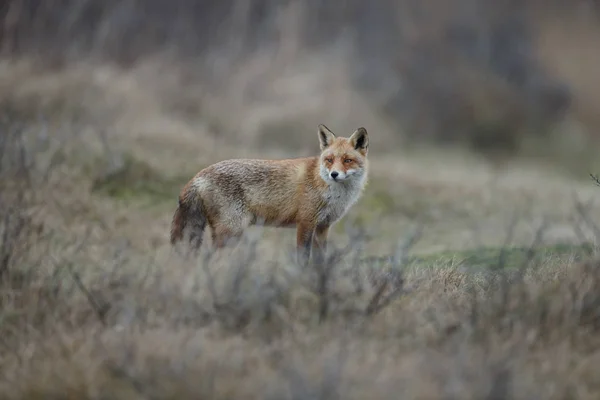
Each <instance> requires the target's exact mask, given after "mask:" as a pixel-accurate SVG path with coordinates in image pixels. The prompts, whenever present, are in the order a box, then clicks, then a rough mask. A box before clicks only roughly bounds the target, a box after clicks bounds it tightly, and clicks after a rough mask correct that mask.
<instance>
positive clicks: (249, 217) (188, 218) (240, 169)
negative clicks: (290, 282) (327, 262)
mask: <svg viewBox="0 0 600 400" xmlns="http://www.w3.org/2000/svg"><path fill="white" fill-rule="evenodd" d="M318 136H319V141H320V147H321V154H320V156H315V157H306V158H295V159H284V160H256V159H232V160H224V161H220V162H217V163H216V164H213V165H210V166H208V167H207V168H205V169H203V170H201V171H200V172H199V173H198V174H196V176H194V177H193V178H192V179H191V180H190V181H189V182H188V183H187V184H186V185H185V187H184V188H183V190H182V191H181V193H180V194H179V205H178V207H177V209H176V211H175V215H174V216H173V221H172V224H171V244H172V245H174V244H175V243H176V242H178V241H180V240H183V236H184V230H185V228H186V227H189V230H190V235H189V243H190V245H191V247H192V248H193V249H194V250H197V249H198V248H199V247H200V246H201V244H202V236H203V233H204V229H205V228H206V225H207V224H208V225H209V226H210V228H211V233H212V240H213V246H214V248H215V249H218V248H221V247H223V246H224V245H225V244H226V243H227V241H228V240H229V239H237V238H239V236H241V234H242V232H243V230H244V229H245V228H246V227H248V226H250V225H257V224H263V225H264V226H275V227H296V230H297V233H296V246H297V257H298V261H299V262H300V263H301V264H302V265H305V264H306V263H307V262H308V260H309V258H310V254H311V249H312V251H313V258H315V259H316V258H317V257H318V260H316V261H317V262H322V261H323V257H324V255H325V252H326V249H327V236H328V232H329V228H330V227H331V226H332V225H333V224H334V223H335V222H337V221H338V220H339V219H340V218H342V217H343V216H344V215H345V214H346V212H347V211H348V210H349V209H350V207H351V206H352V205H353V204H354V203H355V202H356V201H357V200H358V199H359V197H360V196H361V194H362V192H363V189H364V187H365V185H366V183H367V169H368V162H367V152H368V149H369V137H368V134H367V130H366V129H365V128H363V127H361V128H358V129H357V130H356V131H355V132H354V133H353V134H352V135H351V136H350V137H349V138H345V137H336V135H335V134H334V133H333V132H332V131H331V130H329V128H327V127H326V126H325V125H323V124H320V125H319V127H318Z"/></svg>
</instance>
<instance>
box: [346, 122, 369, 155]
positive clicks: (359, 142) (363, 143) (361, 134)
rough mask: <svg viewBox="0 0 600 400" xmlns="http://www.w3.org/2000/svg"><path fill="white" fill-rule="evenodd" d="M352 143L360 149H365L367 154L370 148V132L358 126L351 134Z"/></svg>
mask: <svg viewBox="0 0 600 400" xmlns="http://www.w3.org/2000/svg"><path fill="white" fill-rule="evenodd" d="M350 144H351V145H352V147H354V148H355V149H356V150H358V151H363V152H364V153H365V154H366V153H367V151H368V150H369V134H368V133H367V130H366V129H365V128H363V127H360V128H358V129H357V130H356V131H354V133H353V134H352V136H350Z"/></svg>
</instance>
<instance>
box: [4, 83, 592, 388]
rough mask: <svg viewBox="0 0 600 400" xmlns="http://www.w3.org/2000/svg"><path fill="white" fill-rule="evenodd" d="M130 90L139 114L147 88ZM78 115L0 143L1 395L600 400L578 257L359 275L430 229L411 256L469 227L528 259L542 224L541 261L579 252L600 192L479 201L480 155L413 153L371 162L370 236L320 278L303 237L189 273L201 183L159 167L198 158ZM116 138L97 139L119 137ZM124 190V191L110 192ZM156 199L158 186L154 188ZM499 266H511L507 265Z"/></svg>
mask: <svg viewBox="0 0 600 400" xmlns="http://www.w3.org/2000/svg"><path fill="white" fill-rule="evenodd" d="M129 77H130V78H131V75H129ZM38 79H40V80H42V81H43V80H44V79H46V78H44V76H43V75H42V76H41V77H38ZM69 79H72V78H70V77H69V78H67V80H69ZM122 79H127V77H123V78H122ZM84 81H85V79H82V82H84ZM47 82H48V86H43V85H41V84H40V86H39V88H43V90H42V89H40V91H39V92H35V91H33V92H32V93H33V94H29V96H33V98H35V96H39V97H40V98H41V99H49V100H52V99H57V98H60V97H61V96H59V95H57V93H59V94H61V92H60V90H59V89H58V87H59V86H60V85H59V84H58V83H56V81H53V80H52V79H48V80H47ZM115 82H122V81H120V80H118V79H117V80H116V81H115ZM30 85H32V86H30V87H35V86H34V85H35V83H32V82H30ZM53 85H54V86H53ZM117 86H119V85H117ZM132 87H135V85H132ZM26 89H27V87H25V89H23V88H22V87H21V90H24V91H26ZM110 89H111V87H109V88H108V90H109V91H110ZM53 90H59V91H58V92H53ZM5 93H8V92H7V91H5ZM10 93H12V95H11V97H10V98H8V99H7V98H5V101H9V100H10V104H13V105H14V104H17V105H19V104H20V107H16V108H17V109H19V110H21V109H23V107H22V105H23V103H19V101H26V99H31V98H32V97H29V98H28V97H26V96H25V97H23V98H20V97H19V96H18V94H19V93H21V92H19V91H18V90H17V89H13V91H12V92H10ZM15 93H17V94H15ZM40 93H42V94H43V95H41V94H40ZM65 93H67V95H66V96H67V97H68V96H72V95H73V94H72V93H71V92H68V91H67V92H65ZM104 93H107V92H104ZM128 93H131V95H132V96H133V97H132V99H137V98H138V97H136V96H135V93H136V91H135V89H131V92H128ZM63 95H64V94H63ZM98 97H100V98H101V96H98ZM142 97H143V96H142ZM124 98H125V99H127V96H125V97H124ZM88 104H91V105H92V106H90V107H89V108H86V107H84V108H83V109H81V112H82V113H83V115H84V117H82V119H81V120H80V121H81V122H78V120H76V119H74V117H72V116H69V117H65V116H64V115H63V116H61V117H60V118H59V119H62V120H63V121H64V120H68V121H71V122H70V124H69V125H68V126H67V128H65V129H62V130H58V129H57V128H55V127H54V126H55V125H53V123H54V122H53V121H46V122H44V121H43V120H40V121H41V122H36V121H37V120H32V119H31V118H30V119H26V117H25V116H22V115H21V114H15V113H13V114H11V115H10V117H13V118H14V117H15V115H21V116H22V118H23V120H26V121H28V122H27V124H26V125H24V128H23V129H20V130H19V129H17V128H16V127H18V125H17V124H15V123H14V120H9V123H7V124H5V125H4V126H3V130H4V132H6V133H7V134H6V135H3V138H4V139H3V141H2V142H1V143H2V150H3V152H2V155H3V156H2V164H1V165H2V169H1V170H0V173H1V178H2V180H1V182H2V185H3V186H2V189H3V190H2V191H1V192H0V193H1V199H0V200H1V201H2V204H3V207H2V209H1V210H2V211H1V212H0V217H1V218H2V219H1V221H2V222H1V227H2V233H3V236H2V241H1V242H0V243H1V247H0V250H1V254H2V256H3V257H2V261H3V264H2V267H1V269H0V271H1V272H2V273H1V274H0V280H1V282H0V285H1V286H0V338H1V339H0V372H1V373H0V376H1V378H0V393H1V397H2V398H6V399H37V398H40V399H41V398H44V399H52V398H56V399H62V398H78V399H87V398H89V399H104V398H111V399H143V398H153V399H175V398H176V399H187V398H190V399H192V398H194V399H196V398H206V399H219V398H222V399H225V398H277V399H280V398H290V399H304V398H322V399H333V398H360V399H362V398H398V397H402V398H412V399H421V398H428V399H429V398H444V399H445V398H461V399H462V398H494V399H495V398H506V399H521V398H522V399H531V398H544V399H566V398H582V399H585V398H590V399H591V398H595V397H596V396H597V394H598V390H599V386H598V383H597V374H596V373H595V365H596V362H597V361H598V357H599V352H598V349H599V347H598V343H597V341H598V339H597V337H598V332H597V330H596V329H598V326H599V325H598V316H597V308H598V307H599V305H600V299H599V297H598V293H599V289H600V269H599V268H600V265H597V263H596V262H594V261H593V260H589V261H585V260H581V258H580V256H581V253H580V252H579V250H577V248H573V250H570V251H567V252H566V253H565V252H563V253H561V254H557V255H553V256H544V257H542V258H537V259H535V260H534V261H535V262H533V263H532V266H531V267H530V268H527V269H524V270H519V269H515V268H514V267H515V266H517V267H518V266H519V265H521V264H522V261H523V260H525V261H526V260H527V259H529V258H530V257H529V256H525V257H524V258H519V260H520V261H518V262H517V261H507V264H509V265H507V268H506V269H505V268H502V266H500V269H494V268H493V267H495V266H496V260H497V259H498V258H497V256H496V255H493V256H491V257H490V256H487V258H486V257H483V259H482V260H479V261H477V260H475V259H474V258H473V257H470V256H466V255H465V254H464V253H463V254H462V255H461V254H455V255H451V256H450V257H448V256H447V255H446V256H442V255H435V254H434V255H429V256H425V258H418V259H411V258H407V257H406V255H407V254H406V252H405V251H399V252H396V255H395V258H392V259H391V261H390V260H386V257H379V259H368V258H366V257H365V256H366V255H367V254H369V253H371V254H376V255H382V254H386V253H384V251H387V252H390V251H391V250H390V248H391V247H392V245H394V244H396V245H397V244H398V243H399V242H400V244H402V242H404V241H405V240H407V239H410V237H409V236H410V232H411V230H410V229H409V228H411V227H412V226H414V225H415V224H418V223H419V222H422V223H424V226H423V230H422V231H421V232H420V240H419V241H417V243H416V244H414V243H408V244H407V246H406V247H405V248H403V247H401V248H400V250H403V249H404V250H407V249H408V250H410V251H411V252H412V251H413V250H414V251H416V253H417V254H418V253H423V254H424V253H431V252H434V251H436V250H440V247H439V246H440V245H441V244H443V245H444V247H443V248H444V249H447V248H455V249H459V248H469V247H472V246H473V242H472V240H471V238H472V236H468V233H469V232H472V231H471V229H472V226H471V225H469V223H470V222H473V221H478V223H479V224H480V225H481V226H480V232H481V231H483V232H491V231H493V232H492V233H489V235H488V236H487V238H486V234H480V235H479V236H480V237H481V238H482V239H484V242H486V243H487V244H495V245H496V246H502V244H503V243H504V242H506V243H507V244H531V243H532V240H533V238H534V237H535V236H536V234H537V233H538V232H537V226H538V225H539V223H540V222H541V221H542V219H543V218H544V217H547V220H548V221H549V223H550V224H551V226H550V227H549V228H548V229H546V230H545V231H543V233H544V234H545V235H546V237H547V238H548V242H549V243H553V242H565V241H566V242H577V241H578V240H589V238H590V237H593V236H594V235H593V234H594V233H595V232H594V229H597V228H596V226H595V224H594V222H593V220H594V218H593V214H592V213H591V212H592V211H591V210H595V209H596V206H594V205H593V204H592V205H590V206H589V207H588V211H586V210H581V213H579V214H578V213H577V211H576V210H575V209H574V208H573V205H574V203H573V201H572V200H573V199H572V197H570V196H571V193H570V192H567V188H571V189H574V190H575V191H576V192H577V193H578V195H579V196H581V197H585V196H587V194H593V193H594V192H595V190H597V189H595V188H594V187H593V185H592V184H591V182H589V183H585V184H583V183H578V182H571V183H568V182H569V181H568V180H567V179H565V178H562V177H560V176H558V175H556V174H554V178H553V179H551V177H550V175H552V174H551V173H549V172H547V171H546V172H544V171H543V169H542V170H540V169H539V168H537V167H536V168H534V167H532V166H529V167H527V166H526V165H522V166H515V170H514V171H512V172H511V170H507V172H505V174H504V175H501V176H500V178H499V180H498V181H497V183H496V188H495V189H489V188H488V181H489V179H490V178H491V177H492V176H493V175H491V174H490V173H489V172H487V170H485V169H479V170H477V169H476V168H474V167H473V166H474V165H478V166H479V167H480V168H482V167H483V166H484V164H481V163H480V162H479V161H477V160H475V159H474V160H472V161H469V160H468V159H465V158H464V157H462V158H456V159H453V158H452V156H451V155H448V154H446V155H445V156H444V158H443V166H444V167H443V168H442V166H439V165H436V163H435V162H434V161H433V160H432V159H431V158H428V157H426V156H424V155H422V154H420V155H418V156H416V155H413V156H412V157H409V156H407V157H404V158H403V159H402V160H397V159H394V158H392V157H390V156H383V155H382V157H381V159H379V158H378V157H374V158H375V160H374V162H373V177H374V179H373V181H372V183H371V186H370V189H369V191H370V193H371V194H370V195H367V197H366V198H365V199H364V201H363V202H361V203H360V204H359V205H357V207H356V209H355V210H354V211H353V215H354V216H358V217H360V218H362V219H363V222H362V223H360V224H358V225H356V226H355V228H357V227H360V226H363V227H366V228H369V229H368V232H367V233H368V235H370V236H371V237H370V238H368V237H365V236H364V235H363V233H361V232H362V231H361V229H354V230H353V229H349V230H347V231H338V232H337V233H336V234H335V235H334V240H335V242H334V243H335V244H336V245H337V246H338V247H340V246H343V245H344V243H345V241H347V239H351V240H350V246H349V249H346V250H344V249H341V250H340V251H339V252H334V253H333V255H332V256H333V259H332V261H331V262H330V263H329V264H328V265H329V266H330V268H329V269H328V270H327V271H325V272H323V271H319V270H307V271H300V270H298V269H297V268H296V267H295V265H294V264H293V263H291V262H290V261H289V258H288V255H289V254H290V253H289V252H288V246H289V245H291V244H292V243H293V240H290V241H288V240H287V238H288V237H287V236H286V235H283V236H282V237H278V238H275V237H274V236H275V235H272V236H270V235H269V232H267V233H266V234H265V236H264V237H262V238H259V239H260V241H259V242H257V241H256V240H257V238H256V237H253V236H252V235H249V236H248V239H247V242H245V243H243V244H242V245H241V246H240V247H239V248H237V249H233V250H232V251H231V252H228V253H222V254H217V255H211V254H209V252H205V253H204V254H203V256H202V257H200V258H199V259H197V260H191V259H185V258H182V257H181V256H179V255H178V254H177V253H176V252H173V250H172V249H171V248H170V247H169V246H168V245H167V244H166V238H167V235H166V233H167V232H168V222H169V220H170V216H171V212H172V208H173V204H174V203H173V201H174V200H173V199H175V198H176V193H177V192H176V190H177V189H178V187H179V185H181V184H183V183H184V178H187V177H188V176H187V175H186V174H187V171H188V170H189V171H190V173H191V167H188V169H186V167H185V165H186V164H185V163H186V161H185V160H172V162H170V163H168V162H167V159H168V158H169V156H167V155H165V154H161V153H160V152H158V150H157V149H159V148H161V149H164V150H165V152H166V150H172V151H174V152H175V153H178V152H179V153H178V154H180V155H181V156H180V157H179V158H180V159H183V158H184V157H183V155H187V154H188V153H186V151H187V152H189V153H193V152H194V151H195V150H194V147H193V146H194V141H191V140H190V139H186V136H185V134H180V135H179V136H177V135H176V134H175V131H173V132H171V136H170V138H171V139H170V140H163V141H162V142H159V143H156V142H155V141H152V140H149V138H150V137H152V135H154V137H155V138H159V137H160V136H159V135H157V134H156V133H154V134H149V135H148V136H146V137H145V138H144V139H143V140H142V139H141V136H138V137H136V135H135V134H131V135H130V136H126V135H125V134H121V136H119V135H115V136H110V134H100V133H97V131H101V130H102V128H104V127H105V126H103V124H102V123H98V122H94V123H93V124H90V123H89V121H98V119H94V118H93V117H98V116H101V115H109V111H110V110H108V111H107V109H103V108H101V107H97V104H98V103H95V102H94V100H89V103H88ZM131 104H132V106H136V107H137V106H139V107H141V108H140V109H137V111H136V112H133V111H132V109H131V108H126V112H124V113H122V114H119V113H117V114H116V115H117V116H124V117H122V118H131V120H130V121H134V122H136V118H135V116H136V115H137V116H145V115H149V114H146V112H147V110H148V109H146V108H144V107H146V105H147V104H148V103H144V102H141V103H140V102H137V101H132V102H131ZM140 104H141V105H140ZM42 109H43V108H42ZM65 110H67V111H68V110H69V109H68V108H65ZM155 110H159V111H160V110H162V112H163V113H164V114H160V113H154V118H165V120H167V116H170V114H169V113H168V111H164V109H162V108H160V107H158V108H156V109H155ZM94 113H96V114H94ZM105 113H106V114H105ZM136 113H137V114H136ZM150 114H152V113H150ZM67 118H68V119H67ZM112 121H113V124H111V123H108V122H107V123H106V126H113V127H114V126H119V124H120V123H121V122H120V121H122V120H120V119H116V120H112ZM115 121H116V122H115ZM180 121H181V123H185V122H186V120H185V119H181V120H180ZM84 122H86V123H88V124H90V125H89V126H88V128H87V129H88V130H86V128H85V126H86V125H85V123H84ZM137 122H143V118H138V121H137ZM48 127H50V128H48ZM44 128H48V129H50V133H49V134H48V132H46V131H45V130H44ZM122 129H123V131H122V132H127V131H126V130H125V128H122ZM8 133H10V134H8ZM375 136H376V135H374V137H375ZM107 137H109V138H111V140H110V141H108V143H109V151H108V153H105V152H104V151H105V150H102V149H103V148H102V142H103V138H104V139H106V138H107ZM311 137H312V135H308V138H307V139H306V140H307V142H310V140H311ZM196 138H200V142H201V144H203V143H206V142H205V141H204V139H205V138H204V136H201V135H200V136H196ZM113 139H115V140H113ZM313 139H314V138H313ZM171 142H172V143H173V144H172V146H173V147H172V148H170V149H166V148H165V143H171ZM178 142H180V143H183V144H186V145H187V146H182V147H178ZM161 146H162V147H161ZM186 147H187V150H186ZM228 151H232V150H225V151H223V152H222V153H220V156H221V157H224V156H225V155H226V154H227V152H228ZM152 152H156V154H157V157H156V158H155V159H154V160H149V161H148V164H147V165H144V164H141V162H140V158H139V157H142V156H143V155H144V154H152ZM131 154H133V156H132V155H131ZM286 154H290V153H286ZM417 154H418V153H417ZM127 157H129V158H127ZM205 157H207V158H206V160H210V159H211V157H212V158H214V157H216V155H211V156H209V155H205ZM142 159H143V158H142ZM191 159H192V160H194V158H193V157H192V158H191ZM436 159H437V161H438V162H440V161H442V160H441V159H440V157H439V154H437V155H436ZM119 160H125V161H119ZM127 160H129V161H127ZM187 162H189V161H187ZM90 166H93V168H91V167H90ZM390 166H394V167H395V168H394V171H397V172H393V173H392V172H391V171H392V170H391V169H390ZM159 167H160V168H159ZM194 167H196V166H194ZM180 169H182V170H183V171H186V172H185V173H184V172H182V171H180ZM115 171H116V172H115ZM386 172H387V173H386ZM115 174H117V175H118V176H119V179H118V180H116V181H114V180H111V179H112V178H111V177H114V176H115ZM466 176H469V179H465V177H466ZM169 177H171V178H169ZM384 177H385V178H384ZM169 179H173V183H170V182H171V181H169ZM94 180H96V181H98V180H101V181H102V180H104V181H107V182H112V184H113V185H121V186H117V187H122V185H130V184H134V183H135V184H140V186H139V188H140V189H139V192H136V193H137V194H138V195H137V196H135V195H134V194H135V193H133V194H131V193H130V194H131V196H128V197H123V195H122V192H119V191H116V192H109V193H112V196H106V195H105V194H103V193H102V192H100V193H98V192H95V191H94V190H93V188H94V185H93V182H94ZM146 181H148V182H152V181H154V182H155V184H154V185H155V186H152V188H153V190H150V189H147V187H146V186H144V185H142V184H141V183H142V182H146ZM115 182H117V183H115ZM161 185H163V186H161ZM586 186H587V188H586ZM143 190H147V192H144V193H145V194H144V196H142V195H141V193H142V192H143ZM160 190H163V191H164V192H166V193H170V194H171V196H165V197H164V198H163V197H162V194H157V191H159V193H160ZM134 192H135V191H134ZM565 192H566V193H565ZM373 193H376V194H375V195H374V194H373ZM408 193H412V194H410V195H409V194H408ZM495 196H500V197H499V198H498V199H497V200H494V198H495ZM465 202H470V203H469V204H470V205H469V204H467V205H465ZM419 204H420V205H419ZM528 204H530V205H531V206H530V208H528V207H527V205H528ZM513 206H514V207H520V208H521V209H522V211H523V213H522V218H521V219H520V220H519V224H517V225H514V224H513V225H511V223H510V218H509V217H512V216H514V214H512V210H513ZM378 207H379V208H378ZM406 207H412V208H411V210H412V211H411V213H408V214H406ZM398 210H401V211H398ZM423 215H425V216H424V217H423ZM486 215H487V216H486ZM380 216H387V218H388V219H390V217H394V218H396V222H395V224H392V223H388V224H381V225H380V226H378V228H379V229H380V231H381V232H382V233H378V231H377V230H373V229H371V225H372V224H373V223H376V221H377V218H378V217H380ZM576 216H577V217H578V219H577V220H576V221H574V220H573V218H575V217H576ZM360 218H359V219H360ZM349 220H352V217H350V218H349ZM586 221H587V222H589V224H588V225H586V223H585V222H586ZM357 222H358V221H357ZM567 228H570V229H571V231H570V232H566V231H567V230H568V229H567ZM553 229H554V230H553ZM386 230H387V231H386ZM507 232H511V233H512V234H511V235H510V237H509V238H508V239H507V237H506V236H507ZM251 233H252V232H251ZM270 233H273V232H270ZM577 235H579V236H577ZM277 236H280V235H277ZM509 239H510V241H509ZM373 242H374V243H373ZM409 242H410V241H409ZM533 244H534V245H535V244H536V243H533ZM537 244H540V243H537ZM369 246H371V247H369ZM419 246H421V247H419ZM368 249H370V251H369V250H368ZM386 249H387V250H386ZM507 251H508V253H507V254H505V255H504V256H503V257H501V258H500V259H502V258H505V257H508V258H506V259H507V260H511V252H512V251H513V250H511V249H510V248H508V250H507ZM473 254H475V255H477V254H482V253H479V252H478V251H477V250H476V251H475V252H474V253H473ZM461 257H462V258H461ZM4 260H6V261H4ZM532 260H533V258H532ZM479 264H483V265H479Z"/></svg>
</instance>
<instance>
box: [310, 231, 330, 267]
mask: <svg viewBox="0 0 600 400" xmlns="http://www.w3.org/2000/svg"><path fill="white" fill-rule="evenodd" d="M328 234H329V226H317V228H316V229H315V234H314V236H313V242H312V250H313V260H314V261H315V264H317V265H321V264H323V263H324V262H325V254H326V252H327V235H328Z"/></svg>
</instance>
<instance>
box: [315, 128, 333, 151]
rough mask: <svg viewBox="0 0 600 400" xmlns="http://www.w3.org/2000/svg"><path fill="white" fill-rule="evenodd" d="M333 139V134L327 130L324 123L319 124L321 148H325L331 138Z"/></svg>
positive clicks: (331, 140)
mask: <svg viewBox="0 0 600 400" xmlns="http://www.w3.org/2000/svg"><path fill="white" fill-rule="evenodd" d="M334 139H335V134H334V133H333V132H331V131H330V130H329V128H327V127H326V126H325V125H323V124H320V125H319V142H320V144H321V150H325V148H326V147H328V146H329V145H330V144H331V143H332V142H333V140H334Z"/></svg>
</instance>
